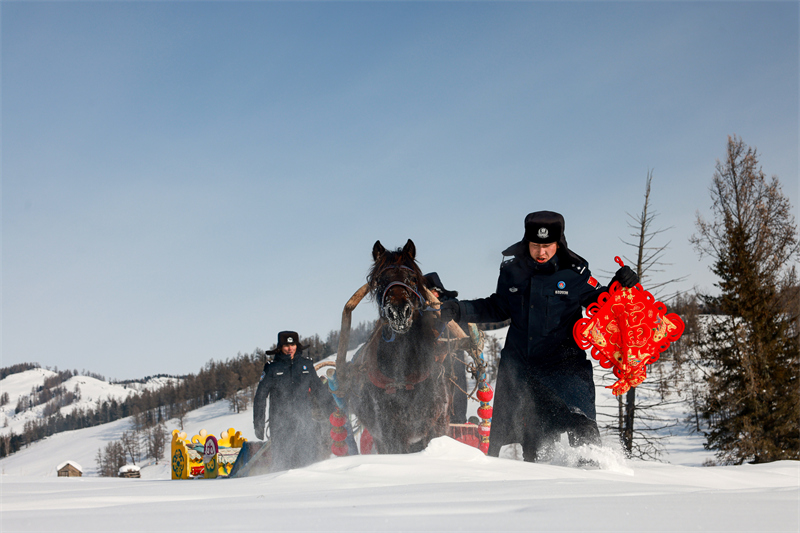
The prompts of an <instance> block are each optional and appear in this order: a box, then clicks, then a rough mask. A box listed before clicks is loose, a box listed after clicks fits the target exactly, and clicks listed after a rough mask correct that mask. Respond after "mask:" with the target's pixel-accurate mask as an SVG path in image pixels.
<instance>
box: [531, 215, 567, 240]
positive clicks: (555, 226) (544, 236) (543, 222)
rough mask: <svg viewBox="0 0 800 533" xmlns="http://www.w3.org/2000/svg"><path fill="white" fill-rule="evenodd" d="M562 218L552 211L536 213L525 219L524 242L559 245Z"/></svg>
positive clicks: (562, 226) (562, 227)
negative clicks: (554, 243)
mask: <svg viewBox="0 0 800 533" xmlns="http://www.w3.org/2000/svg"><path fill="white" fill-rule="evenodd" d="M562 235H564V217H563V216H561V215H560V214H559V213H555V212H553V211H536V212H535V213H530V214H529V215H528V216H526V217H525V240H526V241H528V242H535V243H539V244H550V243H551V242H557V243H559V244H560V243H561V236H562Z"/></svg>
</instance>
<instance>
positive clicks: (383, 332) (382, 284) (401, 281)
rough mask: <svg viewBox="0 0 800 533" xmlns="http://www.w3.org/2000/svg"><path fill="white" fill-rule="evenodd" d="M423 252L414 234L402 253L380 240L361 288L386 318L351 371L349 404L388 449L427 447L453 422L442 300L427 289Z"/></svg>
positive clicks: (384, 449) (381, 450)
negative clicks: (419, 259)
mask: <svg viewBox="0 0 800 533" xmlns="http://www.w3.org/2000/svg"><path fill="white" fill-rule="evenodd" d="M415 256H416V248H415V246H414V243H413V242H412V241H411V240H410V239H409V240H408V242H407V243H406V245H405V246H404V247H403V248H402V249H397V250H395V251H388V250H386V249H385V248H384V247H383V246H382V245H381V243H380V241H377V242H376V243H375V245H374V246H373V248H372V258H373V260H374V263H373V265H372V269H371V270H370V272H369V275H368V276H367V285H365V287H363V288H362V291H360V292H362V296H363V293H364V292H366V291H367V290H368V291H369V293H370V294H371V295H372V297H373V298H374V300H375V302H376V303H377V304H378V308H379V310H380V317H381V320H380V321H379V323H378V326H377V328H376V329H375V331H374V332H373V335H372V338H371V339H370V340H369V341H368V343H367V344H366V346H365V347H364V349H362V350H361V352H360V353H359V355H358V356H357V357H356V359H355V360H354V361H353V362H352V363H350V364H349V365H348V367H349V368H348V369H347V372H346V375H347V378H346V380H347V393H346V395H347V403H348V408H349V410H350V411H351V412H352V413H354V414H355V415H356V416H357V417H358V419H359V421H360V423H361V424H362V425H363V426H364V427H365V428H366V429H367V430H368V431H369V432H370V434H371V435H372V438H373V441H374V443H375V446H376V447H377V450H378V452H379V453H382V454H384V453H409V452H414V451H419V450H422V449H424V448H425V447H426V446H427V445H428V442H429V441H430V440H431V439H433V438H436V437H439V436H442V435H445V434H446V433H447V430H448V425H449V404H450V401H451V397H450V392H449V391H450V387H449V386H448V376H447V375H446V373H445V368H444V366H443V364H442V360H443V359H444V356H445V355H446V349H442V348H438V347H437V337H438V336H439V334H440V331H441V329H442V325H441V324H439V322H438V319H439V313H438V301H436V300H435V298H433V295H432V294H431V293H430V292H429V291H428V290H427V288H426V287H425V281H424V277H423V275H422V272H421V271H420V269H419V267H418V266H417V263H416V260H415ZM357 295H358V293H357ZM355 297H356V295H354V298H355ZM351 301H352V300H351ZM356 304H357V302H356ZM348 305H349V303H348ZM353 307H354V305H353ZM345 310H347V307H346V308H345ZM343 323H344V321H343ZM348 328H349V323H348ZM338 368H339V365H338V364H337V373H338V372H339V370H338Z"/></svg>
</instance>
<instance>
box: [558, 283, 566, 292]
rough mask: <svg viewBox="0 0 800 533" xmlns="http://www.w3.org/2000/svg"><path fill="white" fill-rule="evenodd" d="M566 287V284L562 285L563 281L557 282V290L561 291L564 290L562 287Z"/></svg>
mask: <svg viewBox="0 0 800 533" xmlns="http://www.w3.org/2000/svg"><path fill="white" fill-rule="evenodd" d="M566 286H567V284H566V283H564V282H563V281H559V282H558V288H559V289H561V290H562V291H563V290H564V287H566Z"/></svg>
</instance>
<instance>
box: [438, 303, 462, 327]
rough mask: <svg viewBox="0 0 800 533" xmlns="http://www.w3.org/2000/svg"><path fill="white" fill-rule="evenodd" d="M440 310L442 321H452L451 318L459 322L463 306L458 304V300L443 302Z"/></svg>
mask: <svg viewBox="0 0 800 533" xmlns="http://www.w3.org/2000/svg"><path fill="white" fill-rule="evenodd" d="M439 310H440V311H441V314H442V318H441V320H442V322H450V321H451V320H454V321H456V322H458V321H459V319H461V308H460V307H459V305H458V300H447V301H446V302H442V303H441V305H440V306H439Z"/></svg>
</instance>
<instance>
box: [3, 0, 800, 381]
mask: <svg viewBox="0 0 800 533" xmlns="http://www.w3.org/2000/svg"><path fill="white" fill-rule="evenodd" d="M0 17H2V19H1V20H2V148H3V150H2V277H3V279H2V282H3V283H2V291H3V293H2V304H3V309H2V326H3V331H2V365H3V366H7V365H10V364H14V363H18V362H23V361H36V362H39V363H40V364H42V365H45V366H51V367H52V366H58V367H59V368H74V369H78V370H82V369H86V370H90V371H92V372H97V373H101V374H103V375H105V376H107V377H111V378H118V379H125V378H136V377H142V376H144V375H148V374H155V373H162V372H166V373H188V372H195V371H196V370H197V369H198V368H199V367H200V366H202V365H203V364H204V363H205V362H206V361H208V360H210V359H215V360H224V359H226V358H229V357H233V356H235V355H236V354H237V353H238V352H250V351H252V350H253V349H255V348H256V347H261V348H266V347H269V346H270V345H271V344H272V343H273V342H274V341H275V337H276V333H277V332H278V331H279V330H283V329H295V330H297V331H299V332H300V334H301V335H304V336H307V335H312V334H315V333H317V334H319V335H320V336H322V337H323V338H324V337H325V336H326V335H327V333H328V331H330V330H332V329H338V327H339V322H340V318H341V311H342V307H343V306H344V303H345V302H346V301H347V299H348V298H349V297H350V295H351V294H352V293H353V292H354V291H355V290H356V289H357V288H358V287H360V286H361V284H362V283H363V282H364V278H365V275H366V272H367V269H368V267H369V265H370V260H371V255H370V252H371V249H372V245H373V243H374V242H375V241H376V240H378V239H380V240H381V242H382V243H383V244H384V245H385V246H386V247H388V248H395V247H399V246H402V245H403V244H404V243H405V242H406V239H408V238H411V239H413V240H414V242H415V243H416V246H417V250H418V259H419V261H420V263H421V267H422V269H423V271H426V272H428V271H432V270H436V271H438V272H439V273H440V275H441V277H442V279H443V281H444V283H445V285H447V288H449V289H455V290H458V291H459V292H460V293H461V297H462V298H476V297H483V296H488V295H489V294H490V293H491V292H492V291H493V290H494V287H495V283H496V280H497V271H498V266H499V263H500V260H501V255H500V252H501V251H502V250H503V249H505V247H506V246H508V245H510V244H512V243H514V242H516V241H517V240H519V239H520V238H521V236H522V231H523V228H522V221H523V219H524V217H525V215H526V214H527V213H529V212H532V211H538V210H542V209H547V210H554V211H558V212H560V213H562V214H563V215H564V216H565V218H566V223H567V227H566V236H567V239H568V241H569V244H570V247H571V248H573V249H574V250H575V251H577V252H578V253H579V254H581V255H582V256H584V257H586V258H587V259H588V260H589V262H590V266H591V268H592V270H593V272H594V273H595V274H596V277H598V278H599V279H601V281H606V280H607V279H608V278H609V277H610V275H608V274H605V273H604V271H606V272H607V271H612V270H613V269H614V267H615V264H614V262H613V258H614V256H615V255H625V254H628V255H629V256H630V255H632V250H631V249H630V248H629V247H627V246H625V245H624V244H623V243H622V241H621V239H624V238H627V237H628V234H629V233H630V228H629V227H628V223H629V221H630V219H629V217H628V215H627V214H626V213H634V214H635V213H638V212H639V211H640V210H641V207H642V201H643V194H644V184H645V177H646V175H647V172H648V170H650V169H652V171H653V174H654V182H653V193H652V206H653V208H654V209H656V210H657V211H658V213H659V216H658V218H657V219H656V222H655V226H656V227H658V228H671V229H669V231H667V232H666V233H664V234H663V237H664V238H663V241H661V243H662V244H667V242H669V243H670V245H669V246H670V248H669V255H668V258H667V261H669V262H671V263H672V264H671V265H670V266H669V267H668V271H667V272H665V273H663V274H662V275H661V276H662V277H664V278H667V277H669V278H672V277H679V276H688V279H687V280H686V282H684V283H683V284H681V285H679V286H673V290H678V289H681V290H688V289H691V288H692V287H693V286H696V287H698V288H700V289H704V290H713V283H714V277H713V275H712V274H711V273H710V272H709V271H708V266H709V263H708V261H701V260H699V259H698V257H697V253H696V251H694V250H693V249H692V247H691V246H690V244H689V242H688V239H689V236H690V235H691V234H692V233H693V231H694V221H695V217H696V213H697V212H698V211H700V212H701V213H703V214H708V213H709V207H710V196H709V194H708V187H709V185H710V182H711V178H712V175H713V173H714V166H715V163H716V160H717V159H720V158H723V157H724V154H725V145H726V142H727V137H728V135H733V134H736V135H738V136H740V137H742V139H743V140H744V141H745V142H746V143H747V144H748V145H750V146H754V147H756V148H757V149H758V151H759V153H760V155H761V163H762V166H763V169H764V172H765V173H766V174H767V175H777V176H778V177H779V178H780V179H781V181H782V183H783V186H784V193H785V194H786V195H787V196H788V197H789V198H790V200H791V201H792V204H793V205H794V206H795V213H797V210H796V208H797V205H798V22H799V20H798V3H796V2H773V3H771V2H731V3H728V2H696V3H695V2H652V3H651V2H609V3H606V2H592V3H587V2H568V3H556V2H296V3H287V2H3V3H2V5H1V6H0ZM655 281H657V280H653V282H655ZM645 287H646V284H645ZM376 317H377V311H376V308H375V306H374V304H372V303H371V302H364V303H362V304H361V306H360V307H359V308H358V309H357V311H356V314H355V316H354V318H355V320H356V322H358V321H359V320H367V319H373V318H376Z"/></svg>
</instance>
